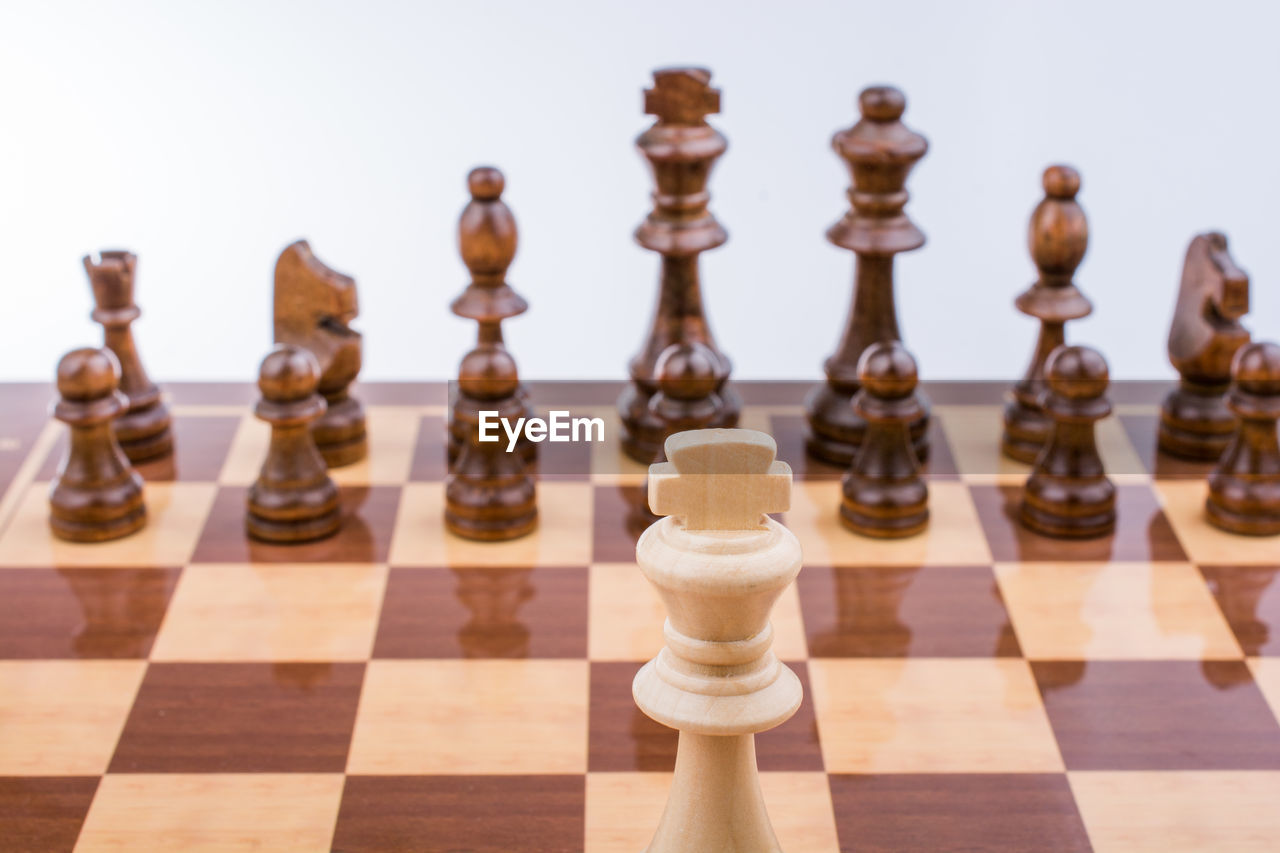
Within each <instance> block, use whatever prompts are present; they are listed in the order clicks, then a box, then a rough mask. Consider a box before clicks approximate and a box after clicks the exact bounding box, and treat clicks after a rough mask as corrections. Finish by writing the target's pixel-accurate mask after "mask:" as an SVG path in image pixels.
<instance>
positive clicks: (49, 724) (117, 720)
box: [0, 660, 147, 776]
mask: <svg viewBox="0 0 1280 853" xmlns="http://www.w3.org/2000/svg"><path fill="white" fill-rule="evenodd" d="M146 668H147V665H146V662H145V661H136V660H119V661H115V660H110V661H78V660H37V661H0V776H96V775H98V774H99V773H103V772H104V771H106V769H107V764H108V762H110V761H111V755H112V753H114V752H115V748H116V741H117V740H118V739H119V738H120V732H121V730H122V729H123V728H124V723H125V720H126V719H127V718H128V715H129V709H130V707H132V705H133V699H134V696H135V695H137V692H138V686H139V685H140V684H141V683H142V676H143V674H144V673H145V672H146Z"/></svg>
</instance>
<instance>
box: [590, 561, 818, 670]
mask: <svg viewBox="0 0 1280 853" xmlns="http://www.w3.org/2000/svg"><path fill="white" fill-rule="evenodd" d="M588 589H589V594H588V600H589V606H590V619H589V620H588V622H587V624H588V626H589V634H588V639H587V648H588V653H589V656H590V658H591V659H592V660H617V661H647V660H649V659H650V658H652V657H653V656H654V655H656V654H657V653H658V652H659V651H660V650H661V649H662V646H663V644H664V643H663V638H662V626H663V625H664V624H665V623H666V620H667V612H666V608H665V607H663V604H662V598H661V596H659V595H658V591H657V589H656V588H655V587H654V586H653V584H651V583H649V581H648V580H647V579H646V578H645V576H644V575H643V574H642V573H641V572H640V569H639V567H638V566H636V564H635V563H598V564H596V565H593V566H592V567H591V579H590V585H589V586H588ZM771 621H772V622H773V630H774V641H773V651H774V653H775V654H776V655H777V656H778V657H779V658H781V659H783V660H804V659H805V658H807V657H808V656H809V654H808V646H807V644H806V642H805V635H804V621H803V619H802V617H801V615H800V596H799V594H798V593H797V592H796V585H795V584H794V583H792V584H790V585H789V586H788V587H787V588H786V589H785V590H783V592H782V595H781V596H780V597H779V598H778V602H777V604H775V605H774V606H773V614H772V617H771Z"/></svg>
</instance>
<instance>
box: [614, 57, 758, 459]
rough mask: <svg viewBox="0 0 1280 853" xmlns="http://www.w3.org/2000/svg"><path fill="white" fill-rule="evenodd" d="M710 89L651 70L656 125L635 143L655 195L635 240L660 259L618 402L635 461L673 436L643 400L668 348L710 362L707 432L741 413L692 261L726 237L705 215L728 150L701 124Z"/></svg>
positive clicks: (694, 75) (707, 77)
mask: <svg viewBox="0 0 1280 853" xmlns="http://www.w3.org/2000/svg"><path fill="white" fill-rule="evenodd" d="M710 83H711V72H709V71H706V70H704V69H701V68H670V69H666V70H661V71H655V72H654V73H653V88H652V89H649V90H647V91H646V92H645V100H644V103H645V112H646V113H647V114H649V115H654V116H657V119H658V120H657V121H656V122H655V123H654V124H653V126H652V127H650V128H649V129H648V130H646V131H645V132H644V133H642V134H640V137H639V138H638V139H637V140H636V145H637V146H638V147H639V148H640V153H641V154H643V155H644V157H645V159H646V160H647V161H648V162H649V165H650V167H651V168H652V170H653V177H654V182H655V183H656V185H657V189H656V191H655V192H654V193H653V211H652V212H651V213H650V214H649V216H648V218H646V219H645V221H644V222H643V223H641V225H640V227H639V228H637V229H636V232H635V239H636V242H637V243H639V244H640V245H641V246H643V247H644V248H646V249H649V250H651V251H654V252H657V253H658V254H660V255H661V256H662V277H661V283H660V284H659V292H658V307H657V309H656V310H655V312H654V315H653V323H652V325H651V327H650V329H649V334H648V337H647V338H646V340H645V342H644V345H643V346H642V347H641V349H640V352H639V353H637V354H636V355H635V357H634V358H632V359H631V362H630V365H629V369H630V372H631V383H630V384H629V385H628V386H627V387H626V388H625V389H624V390H623V392H622V396H621V397H619V399H618V413H619V415H620V416H621V418H622V447H623V449H624V450H625V451H626V452H627V455H629V456H631V457H632V458H633V459H636V460H637V461H640V462H653V461H654V460H656V459H658V458H659V457H660V454H661V453H662V442H663V440H664V439H665V437H666V436H667V435H669V434H670V433H671V428H670V424H668V423H667V422H666V421H665V420H664V418H663V416H662V414H661V413H660V412H658V411H657V410H655V409H654V408H652V407H651V406H650V405H649V401H650V399H651V398H652V397H653V395H654V394H656V393H657V391H658V376H657V365H658V358H659V357H660V356H661V355H662V352H663V351H664V350H666V349H667V348H668V347H669V346H671V345H672V344H685V343H698V344H702V345H704V346H705V347H706V348H707V351H708V352H710V354H711V356H712V357H713V371H714V376H715V383H716V384H715V406H716V411H715V414H714V415H713V416H712V417H711V418H710V419H709V420H708V423H707V426H711V427H732V426H734V425H736V424H737V422H738V414H739V412H740V411H741V409H742V402H741V400H740V399H739V398H738V395H737V393H736V392H735V391H733V389H732V388H731V387H729V385H728V379H729V372H730V369H731V365H730V362H729V359H728V357H727V356H725V354H724V353H722V352H721V351H720V350H719V348H717V347H716V344H715V340H714V339H713V338H712V335H711V329H710V327H709V325H708V324H707V318H706V315H705V313H704V311H703V307H702V287H701V284H700V283H699V279H698V255H700V254H701V253H702V252H705V251H707V250H708V249H714V248H716V247H717V246H720V245H722V244H723V243H724V242H725V241H726V240H727V239H728V235H727V234H726V233H725V230H724V228H722V227H721V225H720V223H719V222H717V221H716V218H715V217H714V216H713V215H712V214H711V212H710V211H709V210H707V203H708V201H709V200H710V193H708V192H707V179H708V178H709V177H710V175H711V168H712V166H714V165H715V161H716V159H717V158H719V157H720V155H722V154H723V153H724V152H725V149H726V148H727V147H728V143H727V142H726V141H725V138H724V137H723V136H722V135H721V134H720V133H719V132H718V131H717V130H716V129H715V128H713V127H711V126H710V125H709V124H707V122H706V117H707V116H708V115H710V114H712V113H718V112H719V111H720V92H719V90H717V89H713V88H711V85H710Z"/></svg>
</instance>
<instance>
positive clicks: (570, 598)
mask: <svg viewBox="0 0 1280 853" xmlns="http://www.w3.org/2000/svg"><path fill="white" fill-rule="evenodd" d="M373 656H374V657H379V658H583V657H586V656H587V570H586V569H585V568H537V569H529V568H474V569H402V568H395V569H392V570H391V572H390V574H389V576H388V578H387V592H386V597H385V598H384V600H383V604H382V617H381V620H380V621H379V623H378V635H377V639H376V640H375V641H374V647H373Z"/></svg>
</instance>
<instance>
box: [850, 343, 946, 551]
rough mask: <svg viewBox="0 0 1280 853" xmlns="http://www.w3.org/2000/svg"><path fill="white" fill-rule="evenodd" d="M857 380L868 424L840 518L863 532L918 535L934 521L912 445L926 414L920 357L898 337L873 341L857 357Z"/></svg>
mask: <svg viewBox="0 0 1280 853" xmlns="http://www.w3.org/2000/svg"><path fill="white" fill-rule="evenodd" d="M858 382H859V384H860V385H861V388H860V390H859V391H858V393H857V394H856V395H855V396H854V398H853V405H854V407H855V408H856V410H857V413H858V416H859V417H860V418H862V420H863V421H864V422H865V423H866V429H865V431H864V433H863V439H862V444H861V445H860V446H859V447H858V454H857V456H855V457H854V460H853V465H852V467H850V469H849V470H848V471H847V472H846V473H845V475H844V479H843V485H844V489H843V491H844V498H843V500H842V501H841V504H840V520H841V521H842V522H843V523H844V525H845V527H848V528H849V529H850V530H852V531H854V532H855V533H861V534H862V535H863V536H873V537H876V538H879V539H896V538H900V537H904V536H913V535H915V534H916V533H919V532H920V531H922V530H924V528H925V525H926V524H927V523H928V522H929V487H928V486H926V485H925V482H924V479H923V478H921V476H920V463H919V462H918V461H917V460H916V452H915V448H914V447H913V446H912V444H911V424H913V423H915V422H916V421H917V420H919V418H920V417H921V414H922V412H921V409H920V403H919V402H918V401H917V400H916V395H915V390H916V383H917V376H916V362H915V359H913V358H912V357H911V354H910V353H909V352H907V350H906V348H905V347H903V346H902V344H901V343H899V342H898V341H882V342H880V343H878V344H872V345H871V346H869V347H867V349H866V350H864V351H863V353H862V357H861V358H860V359H858Z"/></svg>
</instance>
